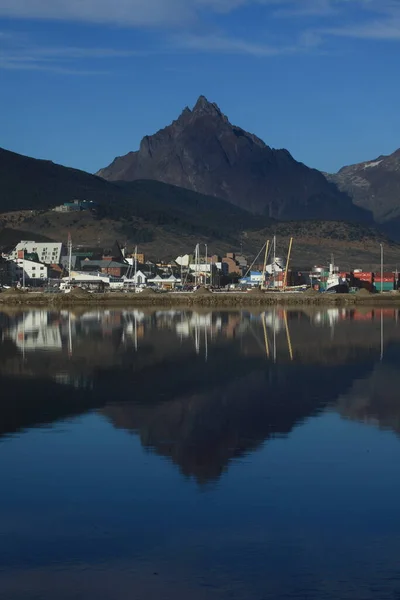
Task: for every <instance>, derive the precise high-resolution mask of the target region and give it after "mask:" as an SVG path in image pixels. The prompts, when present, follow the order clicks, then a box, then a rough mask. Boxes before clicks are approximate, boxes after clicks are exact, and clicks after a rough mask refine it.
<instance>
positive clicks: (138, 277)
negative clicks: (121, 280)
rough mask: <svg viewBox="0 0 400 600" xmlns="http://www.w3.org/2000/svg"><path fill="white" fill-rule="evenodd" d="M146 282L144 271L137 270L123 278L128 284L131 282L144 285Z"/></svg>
mask: <svg viewBox="0 0 400 600" xmlns="http://www.w3.org/2000/svg"><path fill="white" fill-rule="evenodd" d="M146 282H147V275H146V274H145V273H143V271H140V270H139V271H137V272H136V274H135V273H133V274H132V277H129V278H128V277H127V278H126V279H125V284H126V285H129V284H131V283H133V285H146Z"/></svg>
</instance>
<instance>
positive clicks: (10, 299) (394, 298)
mask: <svg viewBox="0 0 400 600" xmlns="http://www.w3.org/2000/svg"><path fill="white" fill-rule="evenodd" d="M277 305H279V306H327V307H329V306H344V307H346V306H349V307H351V306H371V307H385V306H398V307H399V308H400V293H391V294H369V293H365V294H364V293H361V294H319V293H298V294H295V293H290V294H284V293H268V292H257V293H255V292H249V293H237V294H235V293H211V292H207V291H204V292H203V293H199V294H197V293H193V294H174V293H164V294H159V293H155V292H153V293H145V292H143V293H141V294H123V293H106V294H90V293H88V292H84V291H82V290H79V292H77V293H75V291H74V292H71V293H70V294H43V293H33V292H21V291H18V292H14V291H11V290H8V291H7V292H3V293H1V294H0V308H1V306H32V307H36V306H37V307H39V306H40V307H46V308H64V307H71V306H94V307H97V308H98V307H102V306H104V307H111V306H115V307H119V306H121V307H127V306H129V307H143V308H145V307H166V306H167V307H172V306H173V307H182V308H184V307H192V306H203V307H210V308H219V307H221V308H224V307H225V308H229V307H244V306H277Z"/></svg>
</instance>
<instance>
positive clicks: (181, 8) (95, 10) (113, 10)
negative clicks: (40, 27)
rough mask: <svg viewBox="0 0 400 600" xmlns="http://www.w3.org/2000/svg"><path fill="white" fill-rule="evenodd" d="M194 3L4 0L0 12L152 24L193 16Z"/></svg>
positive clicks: (164, 0)
mask: <svg viewBox="0 0 400 600" xmlns="http://www.w3.org/2000/svg"><path fill="white" fill-rule="evenodd" d="M192 5H193V1H191V0H188V1H186V0H0V16H3V17H4V16H6V17H14V18H23V19H52V20H70V21H86V22H91V23H110V24H112V23H114V24H121V25H137V26H148V25H164V24H176V23H180V22H185V21H187V20H189V19H191V18H192V17H193V11H192V8H193V6H192Z"/></svg>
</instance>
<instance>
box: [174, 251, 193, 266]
mask: <svg viewBox="0 0 400 600" xmlns="http://www.w3.org/2000/svg"><path fill="white" fill-rule="evenodd" d="M192 260H193V256H192V255H190V254H184V255H183V256H177V257H176V259H175V262H176V264H177V265H179V266H180V267H188V266H189V264H190V261H192Z"/></svg>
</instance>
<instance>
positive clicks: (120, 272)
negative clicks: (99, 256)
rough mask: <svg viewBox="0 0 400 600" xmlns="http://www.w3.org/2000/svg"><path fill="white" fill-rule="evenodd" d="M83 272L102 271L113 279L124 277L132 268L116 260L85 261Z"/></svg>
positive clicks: (83, 262)
mask: <svg viewBox="0 0 400 600" xmlns="http://www.w3.org/2000/svg"><path fill="white" fill-rule="evenodd" d="M81 268H82V271H91V272H93V271H100V272H101V273H104V274H106V275H112V276H113V277H123V276H124V275H126V273H127V271H128V269H129V268H130V267H129V265H128V264H127V263H124V262H117V261H116V260H112V259H111V260H110V259H108V258H107V259H103V260H83V261H82V263H81Z"/></svg>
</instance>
